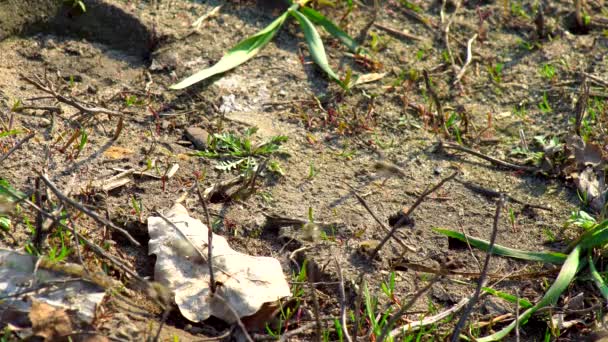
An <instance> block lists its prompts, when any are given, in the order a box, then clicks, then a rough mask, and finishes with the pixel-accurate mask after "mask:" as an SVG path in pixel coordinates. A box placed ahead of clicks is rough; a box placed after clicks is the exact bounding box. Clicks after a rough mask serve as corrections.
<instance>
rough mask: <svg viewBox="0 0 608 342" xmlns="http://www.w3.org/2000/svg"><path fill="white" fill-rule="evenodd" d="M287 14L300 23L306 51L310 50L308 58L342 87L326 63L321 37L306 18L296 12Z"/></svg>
mask: <svg viewBox="0 0 608 342" xmlns="http://www.w3.org/2000/svg"><path fill="white" fill-rule="evenodd" d="M289 13H291V15H292V16H293V17H294V18H296V19H297V20H298V22H299V23H300V27H301V28H302V31H303V32H304V38H305V39H306V43H307V44H308V49H309V50H310V56H311V57H312V59H313V60H314V61H315V63H317V65H318V66H319V67H320V68H321V69H323V71H325V72H326V73H327V74H328V75H329V76H330V77H331V78H333V79H334V80H336V81H337V82H338V83H340V85H342V81H340V79H339V78H338V75H336V73H335V72H334V71H333V70H332V69H331V67H330V66H329V62H328V61H327V55H326V54H325V48H324V47H323V41H321V37H320V36H319V33H318V32H317V30H316V29H315V27H314V26H313V24H312V23H311V22H310V20H308V18H306V16H305V15H304V14H302V13H300V12H298V11H296V10H290V11H289Z"/></svg>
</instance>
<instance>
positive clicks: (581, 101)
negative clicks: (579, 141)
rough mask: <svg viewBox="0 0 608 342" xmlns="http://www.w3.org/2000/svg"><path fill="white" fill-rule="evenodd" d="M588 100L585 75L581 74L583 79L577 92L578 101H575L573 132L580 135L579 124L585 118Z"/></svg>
mask: <svg viewBox="0 0 608 342" xmlns="http://www.w3.org/2000/svg"><path fill="white" fill-rule="evenodd" d="M588 100H589V85H588V84H587V77H586V76H585V75H584V74H583V81H582V82H581V87H580V90H579V94H578V101H577V102H576V109H575V113H576V119H575V123H574V132H575V133H576V134H577V135H578V136H579V137H580V136H581V126H582V125H583V119H585V111H586V110H587V101H588Z"/></svg>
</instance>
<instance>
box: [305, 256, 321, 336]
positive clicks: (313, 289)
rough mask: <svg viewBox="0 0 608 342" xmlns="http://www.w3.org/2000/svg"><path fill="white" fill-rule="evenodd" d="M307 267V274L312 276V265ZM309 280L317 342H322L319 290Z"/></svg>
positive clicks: (308, 264)
mask: <svg viewBox="0 0 608 342" xmlns="http://www.w3.org/2000/svg"><path fill="white" fill-rule="evenodd" d="M306 267H307V268H308V269H307V270H306V274H312V273H313V272H312V270H313V269H312V266H310V263H307V264H306ZM307 278H308V279H307V280H308V285H310V290H311V293H312V304H313V305H312V308H313V311H314V314H315V323H316V324H315V330H316V337H317V342H321V341H322V340H323V333H322V331H323V327H322V326H321V309H320V307H319V297H317V289H316V287H315V284H314V283H313V281H312V279H311V278H310V277H307Z"/></svg>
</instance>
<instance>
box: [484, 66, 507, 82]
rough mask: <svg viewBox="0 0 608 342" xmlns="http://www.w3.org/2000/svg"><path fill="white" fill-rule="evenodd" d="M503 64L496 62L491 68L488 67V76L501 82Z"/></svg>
mask: <svg viewBox="0 0 608 342" xmlns="http://www.w3.org/2000/svg"><path fill="white" fill-rule="evenodd" d="M504 67H505V65H504V64H503V63H496V64H495V65H494V66H492V67H491V68H488V72H489V73H490V77H492V80H493V81H494V82H496V83H500V82H502V71H503V69H504Z"/></svg>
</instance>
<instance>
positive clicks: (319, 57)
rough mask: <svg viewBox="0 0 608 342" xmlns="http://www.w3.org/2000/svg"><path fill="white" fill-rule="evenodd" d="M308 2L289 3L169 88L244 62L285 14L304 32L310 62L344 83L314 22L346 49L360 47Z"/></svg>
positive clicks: (277, 29) (275, 30)
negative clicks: (204, 66)
mask: <svg viewBox="0 0 608 342" xmlns="http://www.w3.org/2000/svg"><path fill="white" fill-rule="evenodd" d="M308 2H310V0H300V1H299V2H296V3H293V4H292V5H291V6H290V7H289V9H288V10H287V11H286V12H284V13H283V14H281V15H280V16H279V17H278V18H276V19H275V20H274V21H273V22H272V23H270V25H268V26H266V27H265V28H264V29H262V30H261V31H260V32H258V33H256V34H255V35H253V36H251V37H249V38H246V39H245V40H243V41H241V42H240V43H238V44H237V45H235V46H234V47H233V48H232V49H230V50H229V51H228V52H227V53H226V54H225V55H224V56H223V57H222V58H221V59H220V60H219V61H218V62H217V63H216V64H214V65H213V66H211V67H209V68H207V69H204V70H200V71H198V72H196V73H195V74H193V75H191V76H189V77H187V78H186V79H184V80H182V81H181V82H179V83H177V84H174V85H172V86H171V89H184V88H187V87H189V86H191V85H193V84H195V83H198V82H200V81H202V80H205V79H207V78H209V77H211V76H214V75H217V74H219V73H223V72H226V71H228V70H230V69H233V68H236V67H237V66H239V65H241V64H243V63H245V62H246V61H248V60H249V59H251V58H253V57H254V56H255V55H256V54H257V53H258V52H259V51H260V50H261V49H262V48H263V47H264V46H265V45H266V44H268V42H270V41H271V40H272V38H273V37H274V36H275V35H276V33H277V32H278V31H279V29H280V28H281V27H282V26H283V24H284V23H285V21H286V20H287V17H288V16H291V17H293V18H294V19H295V20H296V21H297V22H298V23H299V25H300V28H301V29H302V32H303V33H304V39H305V40H306V43H307V44H308V48H309V51H310V56H311V57H312V59H313V60H314V62H315V63H316V64H317V65H318V66H319V67H320V68H321V69H322V70H323V71H325V73H326V74H327V75H328V76H329V77H330V78H331V79H333V80H335V81H336V82H338V84H340V85H341V86H342V87H345V86H346V85H345V84H344V83H343V82H342V81H340V79H339V78H338V75H336V73H335V72H334V71H333V70H332V69H331V67H330V66H329V62H328V61H327V55H326V54H325V47H324V46H323V41H322V40H321V37H320V36H319V33H318V32H317V29H316V28H315V25H317V26H321V27H323V28H324V29H325V31H327V32H328V33H329V34H331V35H332V36H334V37H335V38H337V39H338V40H339V41H340V42H342V44H344V45H345V46H346V47H347V48H348V49H349V50H350V51H352V52H354V53H359V52H361V51H360V48H359V46H358V44H357V42H356V41H355V40H354V39H353V38H351V37H350V36H349V35H348V34H347V33H346V32H344V31H343V30H342V29H340V28H339V27H338V26H337V25H336V24H334V23H333V22H332V21H331V20H329V19H327V18H326V17H324V16H323V15H322V14H321V13H319V12H317V11H315V10H314V9H312V8H310V7H306V4H307V3H308Z"/></svg>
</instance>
